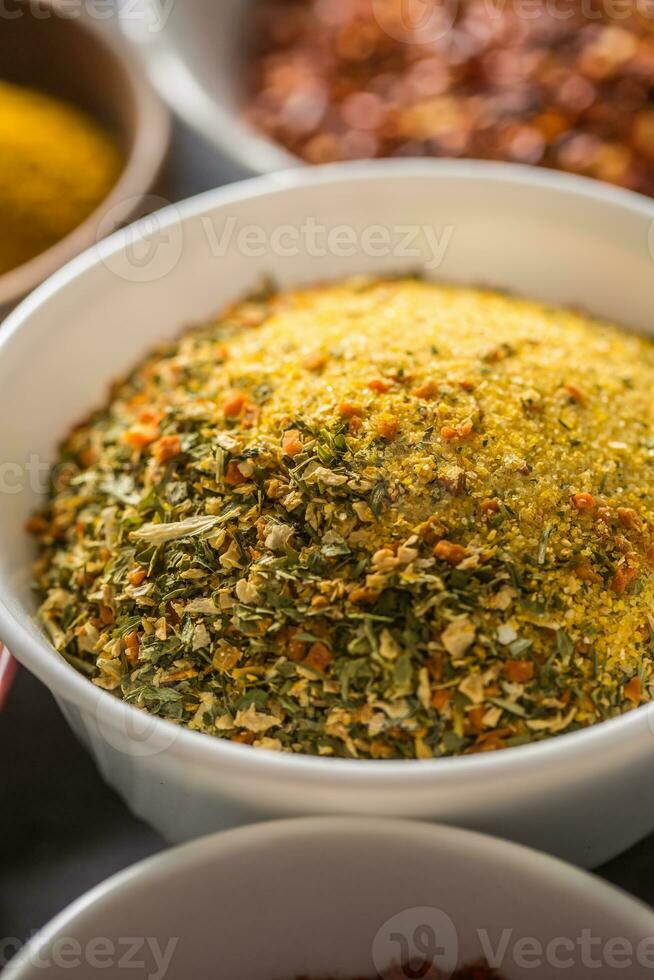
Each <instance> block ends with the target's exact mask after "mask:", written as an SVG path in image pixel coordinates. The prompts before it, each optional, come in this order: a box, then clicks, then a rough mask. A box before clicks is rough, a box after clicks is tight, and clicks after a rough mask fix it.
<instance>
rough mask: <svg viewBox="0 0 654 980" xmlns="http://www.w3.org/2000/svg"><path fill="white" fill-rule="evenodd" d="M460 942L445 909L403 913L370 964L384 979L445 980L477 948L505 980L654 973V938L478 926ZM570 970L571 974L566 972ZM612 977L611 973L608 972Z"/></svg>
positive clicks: (381, 933) (387, 926)
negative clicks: (518, 975) (530, 975)
mask: <svg viewBox="0 0 654 980" xmlns="http://www.w3.org/2000/svg"><path fill="white" fill-rule="evenodd" d="M465 932H466V936H465V940H466V941H465V943H463V942H462V941H461V939H462V937H461V936H460V935H459V928H458V927H457V925H456V923H455V921H454V919H453V918H452V917H451V916H450V915H449V914H448V913H447V912H445V911H443V909H440V908H436V907H432V906H419V907H416V908H408V909H404V910H403V911H401V912H398V913H397V914H396V915H394V916H393V917H392V918H390V919H388V920H387V921H386V922H384V923H383V925H382V926H381V927H380V928H379V930H378V932H377V934H376V935H375V938H374V940H373V944H372V959H373V962H374V964H375V967H376V969H377V972H378V974H379V976H380V977H381V978H382V980H391V978H393V980H397V978H399V977H404V978H405V980H418V978H426V977H431V976H433V975H434V971H436V973H437V975H438V977H439V980H449V978H450V977H451V976H452V975H453V973H454V971H455V969H456V968H457V966H458V965H462V963H463V960H465V959H466V958H465V957H463V958H462V957H461V955H460V950H461V948H462V947H463V946H464V945H465V947H466V948H468V949H469V948H471V947H472V948H474V949H476V953H475V954H474V957H473V958H477V957H482V958H484V959H485V960H486V962H487V963H488V965H489V966H490V967H491V968H493V969H495V970H498V971H500V972H501V973H502V974H504V973H508V975H509V976H511V975H512V973H513V972H515V970H516V969H518V970H521V971H524V970H536V969H543V968H547V970H548V972H549V973H550V974H552V975H554V974H556V975H557V976H558V975H559V973H561V972H564V974H565V975H566V976H572V977H574V975H575V973H574V971H575V970H577V971H578V970H579V969H581V968H582V967H583V969H584V970H597V971H598V975H599V976H602V975H605V974H606V972H607V971H624V976H629V972H628V971H629V970H632V971H633V970H634V969H636V968H638V969H640V970H652V971H654V935H652V936H643V937H641V938H640V939H634V938H633V937H631V938H627V937H625V936H607V935H603V936H599V935H597V934H596V933H595V932H594V931H593V930H592V929H591V928H590V927H588V928H582V929H580V930H579V931H578V932H576V933H574V934H572V933H569V934H567V935H546V936H542V935H541V936H535V935H526V934H525V933H524V932H521V931H520V930H518V929H515V928H511V927H504V928H496V929H490V928H485V927H483V926H481V925H479V926H477V928H476V929H470V928H469V927H467V928H466V930H465ZM570 971H571V972H570ZM611 975H612V976H613V975H614V973H613V972H612V973H611Z"/></svg>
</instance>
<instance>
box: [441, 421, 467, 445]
mask: <svg viewBox="0 0 654 980" xmlns="http://www.w3.org/2000/svg"><path fill="white" fill-rule="evenodd" d="M471 433H472V421H471V420H470V419H466V420H465V422H462V423H461V425H458V426H457V427H456V428H454V427H453V426H451V425H444V426H443V427H442V429H441V439H443V441H444V442H452V440H453V439H467V437H468V436H469V435H470V434H471Z"/></svg>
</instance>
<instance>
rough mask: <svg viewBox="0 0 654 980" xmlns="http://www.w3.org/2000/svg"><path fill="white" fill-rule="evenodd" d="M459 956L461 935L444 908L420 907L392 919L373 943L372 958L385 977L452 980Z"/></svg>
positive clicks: (407, 979) (394, 979)
mask: <svg viewBox="0 0 654 980" xmlns="http://www.w3.org/2000/svg"><path fill="white" fill-rule="evenodd" d="M458 958H459V937H458V934H457V930H456V926H455V925H454V922H453V921H452V919H451V918H450V916H449V915H448V914H447V913H446V912H444V911H443V910H442V909H439V908H433V907H431V906H417V907H416V908H411V909H404V910H403V911H402V912H398V914H397V915H394V916H393V917H392V918H391V919H388V920H387V921H386V922H385V923H384V924H383V926H382V927H381V928H380V930H379V931H378V933H377V935H376V936H375V938H374V940H373V944H372V960H373V963H374V964H375V969H376V970H377V973H378V974H379V976H380V977H381V980H400V978H404V980H425V978H427V977H430V976H433V975H434V974H436V975H437V976H438V977H439V980H449V978H450V977H451V976H452V974H453V972H454V970H455V969H456V965H457V961H458Z"/></svg>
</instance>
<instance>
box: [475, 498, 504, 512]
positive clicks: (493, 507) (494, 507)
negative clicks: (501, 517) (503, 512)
mask: <svg viewBox="0 0 654 980" xmlns="http://www.w3.org/2000/svg"><path fill="white" fill-rule="evenodd" d="M480 507H481V512H482V514H496V513H497V512H498V510H499V509H500V505H499V501H497V500H493V499H492V498H491V497H489V498H487V499H486V500H482V502H481V504H480Z"/></svg>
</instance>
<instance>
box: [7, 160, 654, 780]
mask: <svg viewBox="0 0 654 980" xmlns="http://www.w3.org/2000/svg"><path fill="white" fill-rule="evenodd" d="M381 177H384V178H391V179H402V180H406V179H407V178H408V179H410V178H412V177H433V178H434V179H437V180H441V179H447V180H449V181H452V180H462V181H464V182H465V181H469V180H479V179H484V180H486V181H487V182H488V183H489V184H490V185H492V184H511V185H514V186H518V187H522V188H529V189H530V190H532V191H534V190H547V191H553V192H554V193H557V194H561V195H562V196H564V197H573V198H582V199H584V200H586V201H589V202H598V203H602V204H605V205H606V204H608V205H609V206H610V207H612V208H615V209H617V210H619V211H623V212H628V213H631V214H632V215H634V216H635V217H638V218H645V219H649V220H650V222H651V227H652V228H654V201H652V200H650V199H649V198H646V197H643V196H642V195H640V194H636V193H634V192H632V191H628V190H623V189H621V188H616V187H613V186H611V185H608V184H603V183H601V182H600V181H596V180H591V179H589V178H585V177H577V176H573V175H569V174H563V173H559V172H557V171H550V170H544V169H540V168H536V167H530V166H526V165H521V164H506V163H498V162H489V161H476V160H463V161H459V160H376V161H356V162H351V163H335V164H327V165H325V166H321V167H311V168H310V167H306V168H304V169H303V170H301V171H298V170H295V169H294V170H291V171H285V172H278V173H275V174H270V175H266V176H260V177H254V178H251V179H249V180H246V181H241V182H238V183H234V184H228V185H226V186H224V187H219V188H216V189H214V190H209V191H205V192H204V193H202V194H199V195H196V196H195V197H191V198H188V199H187V200H185V201H183V202H180V203H179V204H172V205H169V206H168V207H166V208H164V209H163V210H162V211H160V212H158V213H157V218H158V220H157V227H158V229H159V230H165V229H167V228H169V227H171V226H173V225H175V224H176V223H178V222H181V223H184V222H186V221H189V220H193V219H195V218H198V217H200V216H202V215H203V214H205V213H207V212H209V211H212V210H213V209H215V208H219V207H223V206H226V205H235V204H238V203H240V202H243V201H246V200H253V199H256V198H257V197H262V196H268V195H271V194H273V195H275V194H280V193H281V194H286V193H289V192H290V193H291V194H292V193H293V192H294V191H302V190H303V189H305V188H307V187H313V186H318V187H326V186H329V185H332V186H334V187H338V186H340V185H342V184H343V183H350V182H353V181H354V182H357V181H360V182H364V181H366V180H369V179H379V178H381ZM149 227H150V226H149V225H148V223H144V224H143V226H140V225H139V223H138V222H137V223H136V224H135V225H130V226H128V227H127V228H123V229H120V230H118V231H116V232H114V233H113V234H112V235H111V236H110V237H109V238H107V239H105V240H104V241H103V244H102V255H101V256H100V254H99V253H98V250H97V249H87V250H86V251H85V252H84V253H82V254H81V255H78V256H77V257H76V258H74V259H73V260H72V261H71V262H69V263H68V264H67V265H66V266H64V267H63V268H62V269H60V270H58V271H57V272H56V273H55V274H54V275H53V276H51V278H50V279H48V280H47V281H46V282H44V283H42V284H41V285H40V286H39V287H38V288H37V289H36V290H35V291H34V292H33V293H31V294H30V295H29V296H28V297H27V298H26V299H24V300H23V301H22V303H20V305H19V306H18V307H17V308H16V309H15V310H14V311H13V312H12V313H10V314H9V316H8V317H7V319H6V320H5V322H4V324H3V328H2V330H1V331H0V360H1V359H2V356H3V351H4V349H5V348H6V347H8V346H9V344H10V343H11V342H12V339H13V337H14V335H16V334H18V333H19V331H21V330H29V328H30V321H31V320H32V317H33V316H34V314H38V311H39V309H40V308H41V306H42V305H43V304H44V303H45V302H46V301H47V300H48V299H49V298H50V297H52V296H55V295H56V294H58V293H60V292H62V291H64V290H65V289H66V288H67V287H69V286H71V285H73V286H74V284H75V283H77V282H79V281H81V280H82V279H83V277H84V275H85V273H87V272H89V271H90V270H91V269H93V268H94V267H96V266H98V265H101V264H104V263H105V262H106V261H107V259H108V258H110V257H111V256H113V255H115V254H116V253H118V252H120V250H121V249H122V248H123V247H124V246H129V245H133V244H134V242H135V241H137V240H138V238H139V237H141V236H142V235H143V234H147V233H148V230H149ZM17 605H22V603H20V602H18V603H17ZM0 634H1V635H2V638H3V641H4V642H5V644H6V645H7V646H8V647H9V649H10V650H12V651H13V652H14V655H15V656H16V658H17V659H18V660H19V661H20V662H21V663H23V664H24V665H25V666H26V667H27V668H28V669H29V670H31V671H32V673H34V674H36V676H37V677H38V678H39V679H40V680H41V681H42V682H43V683H45V684H46V686H47V687H48V688H49V689H50V691H51V692H53V693H54V694H55V695H58V696H60V697H61V698H62V699H63V700H64V701H69V702H72V704H74V705H75V706H76V707H77V708H78V709H79V710H81V711H83V712H86V713H89V714H91V715H93V716H95V717H97V714H98V712H99V711H101V712H102V721H103V724H105V725H107V726H112V727H113V729H114V730H115V731H117V732H121V733H125V732H129V731H130V730H131V726H132V725H134V726H135V727H136V728H137V730H138V720H141V723H142V720H143V711H142V710H140V709H138V708H136V707H134V706H133V705H131V704H128V703H126V702H125V701H122V700H120V699H119V698H117V697H115V696H114V695H112V694H110V693H109V692H107V691H104V690H102V689H100V688H98V687H97V686H96V685H94V684H93V683H92V682H91V681H90V680H88V679H87V678H86V677H83V676H82V674H81V673H80V672H79V671H77V670H75V668H74V667H72V666H70V665H69V664H68V663H67V662H66V661H65V660H64V658H63V657H61V656H60V655H58V654H56V652H55V651H54V649H53V648H52V646H51V645H50V644H49V643H48V641H47V640H46V639H45V638H44V637H41V638H39V639H38V640H35V639H34V637H33V636H31V634H30V633H28V631H27V630H26V629H24V627H23V626H22V625H21V624H20V623H19V622H17V621H16V620H15V619H14V618H13V616H12V615H11V613H10V612H9V609H8V607H7V606H6V604H5V602H4V599H3V596H2V594H1V593H0ZM24 650H27V651H29V652H28V653H24V652H23V651H24ZM148 717H149V718H150V719H151V722H152V727H151V734H149V735H148V738H149V739H150V738H151V739H152V744H153V745H154V744H157V743H159V744H160V745H161V746H162V751H164V750H167V749H170V750H171V751H173V752H174V755H175V756H176V757H177V758H178V759H180V760H185V761H189V762H191V761H194V762H198V761H200V760H206V761H208V762H210V763H214V764H216V763H220V764H221V765H222V766H223V767H224V768H225V769H230V770H232V771H234V772H238V773H239V775H244V774H245V773H248V774H249V775H252V776H256V775H261V776H263V775H265V776H271V775H279V776H282V775H283V777H284V778H286V779H287V780H291V781H295V782H296V783H323V784H324V783H325V781H326V780H329V779H333V780H334V781H335V782H338V783H339V784H348V785H355V786H359V785H360V784H361V781H362V780H365V781H366V783H365V784H366V786H367V787H370V788H372V787H384V788H386V787H388V785H389V784H390V783H393V784H397V785H398V786H402V785H406V786H412V787H414V788H417V787H423V786H425V785H430V784H433V781H434V779H435V778H440V779H441V780H442V781H443V782H447V783H448V784H450V785H455V784H457V783H467V782H468V781H469V780H471V779H473V778H477V779H479V780H482V779H483V780H486V779H488V780H491V779H496V778H500V777H502V776H505V775H508V774H511V775H516V774H517V773H519V772H525V773H527V772H532V771H533V769H534V767H535V766H540V767H541V768H542V767H544V766H547V765H550V766H556V765H557V763H558V762H559V761H560V759H561V757H562V755H563V754H564V755H565V760H566V763H569V764H572V762H573V760H575V759H576V760H582V759H583V760H587V759H588V758H589V757H591V753H593V756H594V757H600V756H601V755H602V754H603V755H604V756H609V755H610V754H612V753H614V752H617V751H619V750H620V749H621V748H622V749H624V747H625V746H627V745H629V743H633V745H634V746H636V745H637V743H638V738H639V736H640V737H642V736H643V735H646V736H647V737H648V739H650V740H652V744H653V745H654V702H650V703H648V704H643V705H641V706H639V707H638V708H635V709H632V710H630V711H628V712H626V713H625V714H622V715H619V716H617V717H614V718H610V719H607V720H605V721H602V722H598V723H596V724H595V725H592V726H589V727H587V728H584V729H581V730H579V731H575V732H569V733H566V734H562V735H556V736H553V737H551V738H548V739H544V740H542V741H538V742H531V743H528V744H525V745H519V746H514V747H510V748H506V749H502V750H501V751H499V752H491V753H479V754H474V755H467V756H456V755H455V756H445V757H438V758H433V759H374V760H373V759H355V758H340V757H325V756H313V755H307V754H304V753H292V752H277V751H274V750H270V749H264V748H259V747H256V748H255V747H253V746H249V745H241V744H238V743H234V742H230V741H228V740H226V739H221V738H218V737H211V736H209V735H207V734H205V733H202V732H197V731H193V730H191V729H189V728H187V727H186V726H181V725H176V724H175V723H174V722H171V721H169V720H168V719H163V718H159V717H157V716H156V715H150V714H148ZM173 732H174V733H175V736H174V738H171V734H172V733H173Z"/></svg>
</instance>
